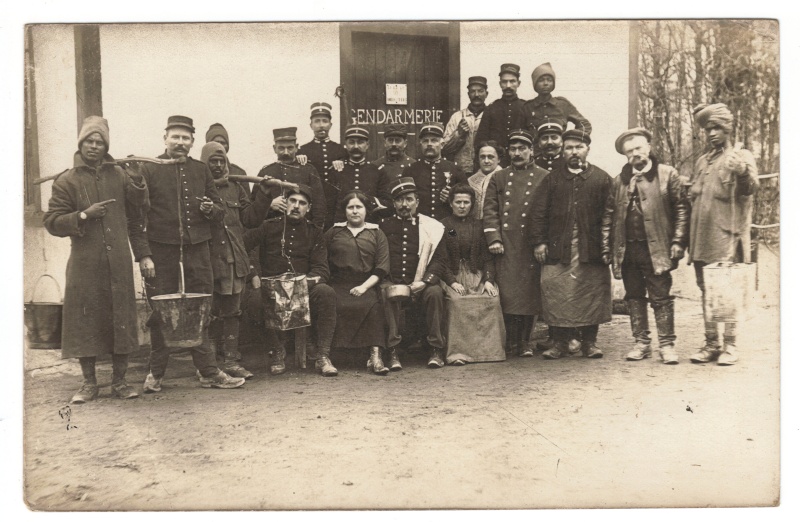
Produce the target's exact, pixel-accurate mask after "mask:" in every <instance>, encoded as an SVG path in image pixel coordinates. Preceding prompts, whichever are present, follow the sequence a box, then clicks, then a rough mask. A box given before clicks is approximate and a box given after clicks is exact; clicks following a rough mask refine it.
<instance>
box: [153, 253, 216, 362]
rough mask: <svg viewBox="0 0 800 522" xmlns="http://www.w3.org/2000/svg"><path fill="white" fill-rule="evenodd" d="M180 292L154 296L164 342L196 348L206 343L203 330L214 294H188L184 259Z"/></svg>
mask: <svg viewBox="0 0 800 522" xmlns="http://www.w3.org/2000/svg"><path fill="white" fill-rule="evenodd" d="M180 268H181V280H180V284H181V286H180V290H181V291H180V292H179V293H177V294H164V295H157V296H154V297H152V298H151V305H152V306H153V312H154V313H155V314H156V317H157V318H158V320H159V323H160V327H161V333H162V334H163V336H164V345H165V346H166V347H167V348H170V349H173V350H179V349H184V348H195V347H197V346H200V345H201V344H203V330H204V329H205V327H206V325H208V322H209V320H210V319H211V294H187V293H185V291H184V281H183V263H180Z"/></svg>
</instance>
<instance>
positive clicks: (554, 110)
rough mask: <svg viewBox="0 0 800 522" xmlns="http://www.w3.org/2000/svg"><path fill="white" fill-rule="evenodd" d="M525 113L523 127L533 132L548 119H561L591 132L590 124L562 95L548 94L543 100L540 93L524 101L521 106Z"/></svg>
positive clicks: (587, 132) (588, 132)
mask: <svg viewBox="0 0 800 522" xmlns="http://www.w3.org/2000/svg"><path fill="white" fill-rule="evenodd" d="M522 110H523V112H524V113H525V127H524V128H526V129H528V130H530V131H531V132H533V133H535V132H536V130H537V129H538V128H539V126H540V125H542V124H543V123H545V122H546V121H548V120H561V121H564V122H572V124H573V125H575V128H576V129H580V130H583V131H585V132H586V134H591V133H592V124H591V123H589V120H587V119H586V118H585V117H584V116H583V114H581V113H580V112H579V111H578V109H576V108H575V106H574V105H572V103H571V102H570V101H569V100H568V99H566V98H564V97H563V96H548V98H547V99H546V100H545V99H544V98H542V96H541V95H539V96H537V97H536V98H534V99H532V100H528V101H527V102H525V105H524V106H523V108H522Z"/></svg>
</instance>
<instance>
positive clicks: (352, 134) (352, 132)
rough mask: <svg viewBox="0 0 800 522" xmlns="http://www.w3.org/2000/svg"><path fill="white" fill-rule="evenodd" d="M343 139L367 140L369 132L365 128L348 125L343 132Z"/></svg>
mask: <svg viewBox="0 0 800 522" xmlns="http://www.w3.org/2000/svg"><path fill="white" fill-rule="evenodd" d="M344 138H345V139H347V138H364V139H365V140H368V139H369V131H368V130H367V129H366V127H362V126H361V125H348V126H347V128H346V129H345V130H344Z"/></svg>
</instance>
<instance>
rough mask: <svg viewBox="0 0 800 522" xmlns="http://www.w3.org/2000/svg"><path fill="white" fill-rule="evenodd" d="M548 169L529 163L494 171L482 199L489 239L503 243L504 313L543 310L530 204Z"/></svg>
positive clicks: (499, 260)
mask: <svg viewBox="0 0 800 522" xmlns="http://www.w3.org/2000/svg"><path fill="white" fill-rule="evenodd" d="M546 176H547V171H545V170H543V169H540V168H539V167H537V166H536V165H533V164H529V165H528V166H526V167H525V168H524V169H519V170H518V169H515V168H514V167H509V168H507V169H503V170H500V171H497V172H495V173H494V174H492V177H491V180H490V181H489V186H488V188H487V189H486V194H485V195H484V203H483V232H484V234H485V236H486V243H487V244H488V245H491V244H492V243H494V242H495V241H500V242H501V243H502V244H503V253H502V254H500V255H496V256H495V265H496V271H497V276H496V277H497V284H498V286H499V287H500V302H501V304H502V306H503V313H505V314H512V315H536V314H537V313H539V311H540V310H541V296H540V293H541V290H540V287H539V269H540V267H539V264H538V263H537V262H536V259H535V258H534V257H533V245H532V244H531V239H530V234H531V215H532V214H531V208H532V206H533V202H534V193H535V191H536V189H537V187H538V186H539V184H540V183H541V182H542V180H543V179H544V178H545V177H546Z"/></svg>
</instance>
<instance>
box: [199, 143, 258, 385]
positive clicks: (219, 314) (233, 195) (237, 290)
mask: <svg viewBox="0 0 800 522" xmlns="http://www.w3.org/2000/svg"><path fill="white" fill-rule="evenodd" d="M200 158H201V160H202V161H203V163H205V164H206V165H208V167H209V169H210V170H211V174H212V175H213V176H214V185H215V186H216V187H217V192H219V195H220V198H222V206H223V209H224V210H225V217H224V218H223V220H222V222H220V223H218V222H212V223H211V242H210V243H209V245H210V247H211V268H212V270H213V273H214V294H213V297H212V302H211V324H210V325H209V336H210V338H211V345H212V347H213V348H214V352H215V353H216V356H217V363H219V364H221V366H222V369H223V370H224V371H225V372H226V373H227V374H228V375H232V376H233V377H244V378H245V379H249V378H250V377H252V376H253V374H252V373H251V372H250V371H249V370H247V369H246V368H245V367H244V366H242V365H241V363H240V361H241V359H242V354H241V353H240V352H239V319H240V316H241V314H242V313H241V309H240V304H241V300H242V293H243V291H244V289H245V285H246V284H247V282H248V281H250V282H251V283H252V285H253V287H254V288H259V287H260V286H261V279H259V277H258V274H257V273H256V271H255V270H254V269H253V268H252V267H251V266H250V259H249V258H248V255H247V250H246V249H245V246H244V227H248V228H253V227H257V226H258V225H260V224H261V223H262V222H263V221H264V217H265V216H266V214H267V211H268V210H269V205H270V200H269V198H268V197H267V195H266V192H265V191H263V190H261V189H260V187H259V186H256V187H255V191H254V192H255V201H254V202H253V203H252V204H251V203H250V198H249V197H248V194H247V191H246V190H245V189H244V187H243V186H242V185H241V184H240V183H236V182H232V181H228V175H229V173H230V165H229V163H228V156H227V155H226V154H225V148H224V147H223V146H222V145H221V144H220V143H217V142H214V141H212V142H209V143H206V144H205V146H204V147H203V151H202V153H201V156H200ZM265 179H266V178H265Z"/></svg>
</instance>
